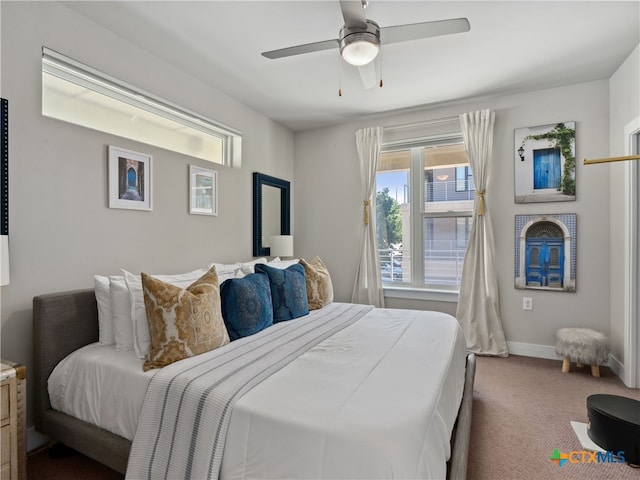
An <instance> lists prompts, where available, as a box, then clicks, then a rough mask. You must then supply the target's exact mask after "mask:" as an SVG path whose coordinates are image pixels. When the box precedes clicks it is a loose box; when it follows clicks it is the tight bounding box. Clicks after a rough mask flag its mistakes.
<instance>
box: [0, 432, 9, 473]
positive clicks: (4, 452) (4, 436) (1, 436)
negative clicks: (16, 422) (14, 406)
mask: <svg viewBox="0 0 640 480" xmlns="http://www.w3.org/2000/svg"><path fill="white" fill-rule="evenodd" d="M10 452H11V426H10V425H5V426H4V427H2V428H0V463H1V464H2V465H4V464H6V463H9V462H10V461H11V455H10Z"/></svg>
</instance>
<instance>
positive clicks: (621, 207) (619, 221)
mask: <svg viewBox="0 0 640 480" xmlns="http://www.w3.org/2000/svg"><path fill="white" fill-rule="evenodd" d="M609 97H610V98H609V104H610V109H609V115H610V122H609V137H610V154H611V156H621V155H626V154H627V153H626V151H625V145H626V143H627V141H628V139H627V138H625V136H624V131H625V127H626V126H627V125H629V124H630V123H631V122H633V121H634V120H637V119H638V118H639V117H640V46H638V47H637V48H636V49H635V50H634V51H633V52H632V53H631V55H629V57H628V58H627V60H626V61H625V62H624V63H623V64H622V65H621V66H620V68H619V69H618V70H617V71H616V73H615V74H614V75H613V76H612V77H611V79H610V80H609ZM629 167H630V165H629V164H627V162H619V163H611V164H609V165H598V166H595V165H594V166H593V167H591V168H597V169H598V171H603V170H606V169H610V172H611V173H610V175H611V178H610V185H611V205H610V218H611V236H610V242H611V272H612V274H611V313H610V319H611V352H612V354H613V355H614V356H615V358H616V360H617V361H618V362H620V363H621V364H622V366H627V365H628V363H629V361H630V360H631V359H630V358H629V357H630V352H625V348H624V347H625V343H626V341H627V335H626V333H627V331H626V328H625V318H624V305H625V295H624V277H623V275H622V272H624V269H625V264H624V263H625V256H624V255H621V254H620V253H621V252H624V249H625V237H624V235H623V232H624V229H625V211H626V210H627V208H628V207H627V205H626V203H627V201H628V200H627V198H626V197H625V195H624V188H621V185H624V182H625V177H626V175H628V172H629V170H628V168H629ZM638 208H639V210H640V205H639V206H638ZM636 295H637V294H636ZM636 298H637V296H636ZM635 321H636V324H637V323H638V319H637V318H636V319H635ZM638 327H639V329H640V325H638ZM638 370H639V372H640V365H638ZM639 374H640V373H639ZM628 380H629V379H627V381H628Z"/></svg>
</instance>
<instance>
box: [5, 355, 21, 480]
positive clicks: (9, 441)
mask: <svg viewBox="0 0 640 480" xmlns="http://www.w3.org/2000/svg"><path fill="white" fill-rule="evenodd" d="M25 409H26V368H25V367H24V366H23V365H18V364H16V363H13V362H9V361H7V360H2V361H1V363H0V434H1V437H2V448H1V450H0V480H24V479H26V478H27V463H26V461H27V455H26V440H27V438H26V410H25Z"/></svg>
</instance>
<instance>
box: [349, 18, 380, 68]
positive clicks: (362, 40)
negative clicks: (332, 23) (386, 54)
mask: <svg viewBox="0 0 640 480" xmlns="http://www.w3.org/2000/svg"><path fill="white" fill-rule="evenodd" d="M379 52H380V27H378V24H377V23H376V22H374V21H372V20H367V28H366V30H362V29H356V28H348V27H343V28H342V30H341V31H340V54H341V55H342V58H344V60H345V62H347V63H350V64H351V65H355V66H356V67H360V66H362V65H366V64H368V63H370V62H372V61H373V60H374V59H375V58H376V57H377V56H378V53H379Z"/></svg>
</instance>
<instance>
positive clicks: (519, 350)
mask: <svg viewBox="0 0 640 480" xmlns="http://www.w3.org/2000/svg"><path fill="white" fill-rule="evenodd" d="M507 348H508V349H509V353H512V354H514V355H522V356H523V357H536V358H547V359H549V360H562V357H561V356H560V355H558V354H556V347H553V346H551V345H536V344H535V343H522V342H507Z"/></svg>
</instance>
